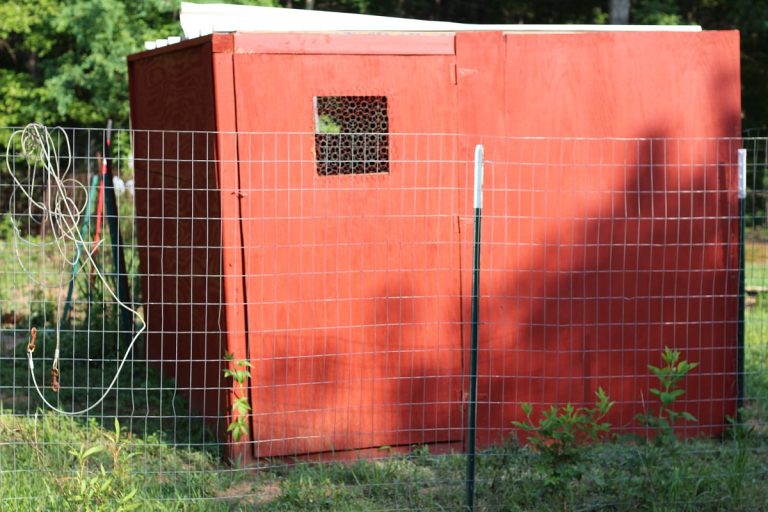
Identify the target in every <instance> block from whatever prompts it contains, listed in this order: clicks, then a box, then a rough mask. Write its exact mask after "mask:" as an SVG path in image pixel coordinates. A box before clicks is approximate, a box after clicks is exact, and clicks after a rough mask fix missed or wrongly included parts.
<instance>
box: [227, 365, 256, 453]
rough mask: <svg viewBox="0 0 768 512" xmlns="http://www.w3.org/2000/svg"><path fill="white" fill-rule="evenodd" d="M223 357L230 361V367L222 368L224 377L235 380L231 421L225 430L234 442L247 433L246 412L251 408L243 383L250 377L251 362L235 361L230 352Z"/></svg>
mask: <svg viewBox="0 0 768 512" xmlns="http://www.w3.org/2000/svg"><path fill="white" fill-rule="evenodd" d="M225 359H226V360H227V361H229V362H230V365H231V367H230V368H225V369H224V377H225V378H227V379H232V380H233V381H234V382H235V398H234V400H233V401H232V421H231V422H230V424H229V426H228V427H227V432H229V433H230V434H231V435H232V439H234V440H235V442H238V441H240V439H242V438H243V437H244V436H247V435H248V433H249V430H248V413H249V412H250V410H251V404H250V402H249V401H248V391H247V390H246V386H245V383H246V381H247V380H248V379H249V378H250V377H251V372H250V371H249V370H248V368H251V367H252V366H251V363H249V362H248V361H245V360H242V359H240V360H237V361H235V359H234V356H233V355H232V354H226V355H225Z"/></svg>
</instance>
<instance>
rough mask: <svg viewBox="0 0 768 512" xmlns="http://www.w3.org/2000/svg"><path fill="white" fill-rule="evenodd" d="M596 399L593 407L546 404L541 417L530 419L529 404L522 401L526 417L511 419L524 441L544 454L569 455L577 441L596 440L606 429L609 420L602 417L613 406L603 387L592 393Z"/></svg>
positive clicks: (561, 458)
mask: <svg viewBox="0 0 768 512" xmlns="http://www.w3.org/2000/svg"><path fill="white" fill-rule="evenodd" d="M595 395H596V396H597V400H596V401H595V406H594V407H574V406H573V405H572V404H570V403H569V404H567V405H565V406H563V407H557V406H555V405H553V406H550V408H549V409H548V410H544V411H542V413H541V419H539V421H538V423H534V421H533V419H532V414H533V407H532V406H531V404H529V403H524V404H522V406H521V408H522V410H523V414H525V417H526V421H524V422H520V421H513V422H512V424H513V425H514V426H516V427H517V428H519V429H521V430H523V431H525V432H527V433H528V435H529V437H528V441H529V442H530V443H531V445H533V446H534V448H536V450H537V451H539V452H541V453H542V454H544V455H545V456H547V457H550V458H552V459H555V460H558V461H566V460H568V459H571V458H573V456H574V455H575V453H576V451H577V447H578V443H581V442H584V441H587V440H590V441H598V440H599V439H600V438H601V437H602V436H604V435H605V434H607V433H608V432H609V431H610V428H611V424H610V423H608V422H603V421H602V419H603V418H604V417H605V416H606V415H607V414H608V412H609V411H610V410H611V407H613V402H611V401H610V399H609V398H608V395H607V394H606V393H605V391H604V390H603V388H598V390H597V392H596V393H595Z"/></svg>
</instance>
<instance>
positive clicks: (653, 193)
mask: <svg viewBox="0 0 768 512" xmlns="http://www.w3.org/2000/svg"><path fill="white" fill-rule="evenodd" d="M129 71H130V98H131V119H132V127H133V128H134V130H135V133H134V141H133V151H134V161H135V171H136V223H137V230H138V231H137V233H138V238H137V243H138V245H139V248H140V259H141V275H142V296H143V302H144V307H145V315H146V321H147V325H148V331H147V336H146V354H147V358H148V359H149V360H150V361H151V362H153V363H155V364H158V365H160V366H161V367H162V368H163V371H164V372H165V373H166V374H168V375H170V376H172V377H174V378H175V381H176V385H177V387H178V389H180V390H182V391H183V392H185V393H186V394H187V396H188V397H189V400H190V403H191V405H192V407H194V408H195V409H196V410H197V411H199V412H200V413H201V414H203V415H205V417H206V418H208V419H209V420H210V421H211V422H213V423H216V422H217V421H218V422H224V421H227V418H228V415H229V414H230V411H231V402H232V400H233V398H234V397H236V396H238V394H242V393H245V394H246V395H247V397H248V399H249V401H250V405H251V407H252V411H251V412H250V413H249V414H248V416H247V422H248V435H247V436H246V437H245V438H244V439H241V441H247V442H240V443H234V444H232V445H230V446H236V447H237V448H232V450H234V452H238V451H239V453H241V454H244V456H245V457H246V458H260V457H279V456H293V455H312V456H320V455H323V456H326V455H327V454H334V456H341V455H342V454H344V453H354V454H360V453H365V451H366V450H377V449H379V448H380V447H382V446H388V447H399V446H403V447H406V446H411V445H415V444H430V445H434V446H435V448H436V449H437V448H446V449H460V448H461V447H462V446H463V444H464V442H465V441H466V439H465V433H464V426H465V421H466V413H465V406H466V398H467V389H468V387H467V386H468V384H467V375H466V374H467V371H466V367H467V353H468V344H469V328H468V323H469V322H468V318H469V309H470V290H471V274H472V268H471V267H472V257H471V255H472V237H473V233H472V223H471V218H472V201H471V197H472V195H471V190H472V186H473V183H472V172H471V170H472V166H471V159H472V154H473V148H474V146H475V144H478V143H482V144H483V145H484V148H485V155H486V163H485V183H484V190H485V191H484V200H485V207H484V210H483V223H484V224H483V232H482V251H481V257H482V260H481V261H482V263H481V279H480V282H481V285H480V290H481V299H480V331H479V347H480V348H479V350H480V351H479V372H478V378H479V381H478V412H477V421H478V443H479V445H480V446H489V445H492V444H494V443H498V442H500V441H501V440H503V438H504V437H505V436H507V435H508V434H509V433H510V432H511V430H512V424H511V422H512V421H513V420H521V419H522V413H521V410H520V405H521V403H523V402H532V403H533V404H534V407H535V408H539V407H541V406H544V405H546V404H565V403H566V402H570V403H573V404H587V403H591V402H592V400H593V398H594V393H595V391H596V389H597V388H598V387H603V388H604V389H605V390H606V392H607V393H608V395H609V396H610V397H611V399H612V400H615V401H616V406H615V407H614V409H613V410H612V411H611V414H610V417H609V421H610V422H611V423H612V424H613V425H614V426H615V427H617V428H625V429H632V428H636V427H637V425H636V423H635V422H634V418H635V416H636V415H637V414H638V413H642V412H644V411H646V409H647V407H649V405H648V404H649V395H648V392H647V390H648V389H649V387H651V386H652V385H653V382H652V380H651V378H650V376H649V372H648V370H647V365H648V364H655V365H658V364H660V353H661V351H662V349H663V348H664V347H665V346H669V347H672V348H675V349H678V350H680V351H681V352H682V353H683V356H684V357H685V358H686V359H688V360H690V361H696V362H698V363H699V367H698V368H697V369H696V370H695V371H694V372H692V373H691V374H690V376H689V377H687V379H686V382H685V387H686V390H687V392H686V394H685V395H684V397H682V398H681V400H682V401H683V403H684V405H685V407H686V410H688V411H690V412H691V413H692V414H693V415H694V416H696V417H697V419H698V421H697V422H696V423H689V424H686V425H685V426H684V429H683V430H682V431H683V433H684V434H685V435H715V434H717V433H719V432H720V431H722V429H723V425H724V424H725V417H726V415H733V414H734V413H735V410H736V405H737V400H738V371H737V368H738V357H739V356H738V353H739V342H738V331H739V325H738V293H739V257H738V243H739V209H738V197H737V183H738V181H737V166H736V159H737V156H736V150H737V148H738V147H739V144H740V141H739V137H740V129H741V127H740V109H741V105H740V101H741V100H740V78H739V73H740V70H739V38H738V33H737V32H734V31H724V32H707V31H705V32H702V31H698V32H697V31H654V30H649V31H638V32H632V31H623V32H589V31H586V32H584V31H574V32H563V31H552V32H537V33H526V32H504V31H487V32H435V33H418V32H400V33H340V32H335V33H240V32H235V33H221V34H218V33H217V34H212V35H208V36H203V37H199V38H195V39H190V40H186V41H183V42H181V43H178V44H172V45H169V46H166V47H162V48H157V49H154V50H150V51H145V52H142V53H139V54H136V55H132V56H131V57H130V58H129ZM228 353H231V354H233V355H234V357H235V359H236V360H247V361H249V362H250V363H251V365H252V368H251V370H250V371H251V376H250V379H249V380H248V382H247V383H246V386H245V387H244V388H243V389H240V388H238V387H237V386H236V385H235V384H234V383H232V382H231V381H230V379H226V378H224V376H223V369H224V368H225V367H226V365H227V364H228V363H227V362H226V361H224V356H225V354H228ZM221 432H224V430H223V429H222V430H221ZM234 452H233V453H234ZM324 454H325V455H324ZM328 456H329V455H328Z"/></svg>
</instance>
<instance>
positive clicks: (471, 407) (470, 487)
mask: <svg viewBox="0 0 768 512" xmlns="http://www.w3.org/2000/svg"><path fill="white" fill-rule="evenodd" d="M474 189H475V193H474V206H475V236H474V246H473V248H474V257H473V265H472V324H471V327H472V332H471V335H470V352H469V404H468V418H467V478H466V483H467V496H466V498H467V507H466V509H467V510H468V511H470V512H471V511H473V510H474V509H475V438H476V432H475V429H476V421H477V327H478V318H479V316H480V224H481V221H482V211H483V146H482V145H480V144H478V145H477V146H476V147H475V187H474Z"/></svg>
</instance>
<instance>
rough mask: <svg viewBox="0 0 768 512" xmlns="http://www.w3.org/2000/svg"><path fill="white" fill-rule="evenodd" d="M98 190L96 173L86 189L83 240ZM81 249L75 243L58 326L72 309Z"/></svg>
mask: <svg viewBox="0 0 768 512" xmlns="http://www.w3.org/2000/svg"><path fill="white" fill-rule="evenodd" d="M98 191H99V175H98V174H96V175H94V176H93V178H92V179H91V188H90V189H89V191H88V206H87V208H86V210H85V215H84V216H83V223H82V224H81V225H80V238H82V239H83V240H85V238H86V237H87V236H88V231H89V222H90V218H91V215H93V210H94V208H95V205H96V195H97V194H98ZM82 251H83V246H82V244H81V243H79V242H78V243H77V256H76V257H75V266H74V267H73V269H72V279H71V280H70V281H69V289H68V290H67V300H66V301H65V302H64V311H62V313H61V319H60V320H59V326H60V327H63V326H64V324H65V323H66V321H67V319H68V318H69V313H70V311H71V310H72V294H73V293H74V290H75V279H77V274H78V272H79V271H80V267H81V266H82V263H80V254H81V253H82Z"/></svg>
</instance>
